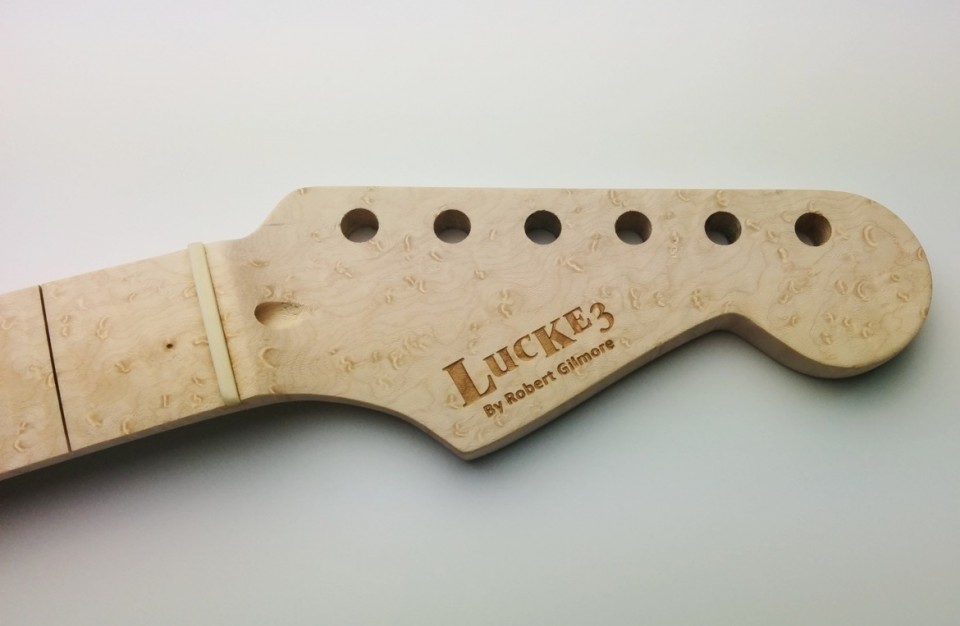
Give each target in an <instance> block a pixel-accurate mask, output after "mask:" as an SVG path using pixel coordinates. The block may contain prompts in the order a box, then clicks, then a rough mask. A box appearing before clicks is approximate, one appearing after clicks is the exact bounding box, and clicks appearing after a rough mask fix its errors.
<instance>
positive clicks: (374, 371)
mask: <svg viewBox="0 0 960 626" xmlns="http://www.w3.org/2000/svg"><path fill="white" fill-rule="evenodd" d="M201 256H202V255H201ZM206 258H207V264H208V268H209V272H210V275H211V277H212V280H213V285H214V288H215V295H216V305H217V306H218V307H219V319H220V321H221V322H222V332H223V335H224V336H225V337H226V343H227V350H228V352H229V359H228V361H229V362H226V361H223V362H226V363H227V364H226V366H224V365H223V364H222V363H221V364H220V365H215V362H214V359H213V358H212V357H211V351H210V347H209V345H208V335H207V329H206V328H205V327H204V322H203V318H202V315H201V310H200V309H201V305H200V304H199V302H198V298H197V289H196V285H195V283H194V277H193V274H192V271H191V265H190V259H189V258H188V254H187V252H186V250H184V251H182V252H177V253H173V254H169V255H166V256H162V257H158V258H155V259H149V260H144V261H139V262H135V263H131V264H128V265H123V266H120V267H116V268H112V269H107V270H102V271H99V272H93V273H91V274H86V275H83V276H77V277H74V278H68V279H64V280H58V281H54V282H51V283H48V284H44V285H41V286H40V288H39V289H36V288H34V289H26V290H22V291H17V292H13V293H9V294H6V295H3V296H0V477H6V476H11V475H13V474H16V473H19V472H22V471H25V470H27V469H30V468H32V467H38V466H40V465H44V464H47V463H51V462H55V461H59V460H63V459H66V458H69V457H71V456H74V455H78V454H82V453H85V452H89V451H92V450H96V449H99V448H102V447H105V446H109V445H113V444H116V443H119V442H121V441H124V440H128V439H131V438H134V437H139V436H144V435H147V434H150V433H152V432H155V431H157V430H160V429H165V428H170V427H174V426H177V425H181V424H184V423H188V422H191V421H196V420H198V419H202V418H206V417H210V416H214V415H218V414H222V413H226V412H229V411H234V410H237V409H239V408H244V407H249V406H253V405H257V404H264V403H269V402H279V401H284V400H290V399H305V398H312V399H320V400H331V401H339V402H349V403H353V404H359V405H363V406H368V407H374V408H377V409H380V410H383V411H386V412H389V413H392V414H395V415H398V416H401V417H403V418H405V419H407V420H409V421H410V422H412V423H414V424H416V425H417V426H419V427H421V428H422V429H424V430H426V431H427V432H429V433H430V434H432V435H433V436H435V437H436V438H437V439H439V440H440V441H441V442H443V443H444V444H446V445H447V446H448V447H450V448H451V449H452V450H454V451H455V452H456V453H458V454H459V455H461V456H463V457H464V458H473V457H476V456H479V455H482V454H485V453H487V452H490V451H492V450H494V449H496V448H498V447H500V446H503V445H505V444H507V443H509V442H510V441H513V440H514V439H516V438H517V437H519V436H521V435H523V434H525V433H526V432H529V431H530V430H532V429H534V428H536V427H538V426H540V425H542V424H543V423H545V422H546V421H548V420H550V419H551V418H553V417H555V416H557V415H558V414H560V413H561V412H563V411H564V410H566V409H567V408H569V407H571V406H572V405H574V404H576V403H578V402H580V401H582V400H583V399H585V398H586V397H588V396H589V395H591V394H593V393H595V392H596V391H598V390H599V389H601V388H603V387H604V386H606V385H608V384H610V383H611V382H613V381H614V380H616V379H618V378H620V377H621V376H623V375H625V374H627V373H629V372H630V371H632V370H633V369H635V368H636V367H638V366H640V365H643V364H644V363H646V362H648V361H650V360H651V359H654V358H656V357H657V356H659V355H660V354H663V353H664V352H666V351H668V350H670V349H672V348H674V347H676V346H678V345H680V344H682V343H684V342H686V341H689V340H690V339H693V338H695V337H697V336H699V335H702V334H704V333H706V332H709V331H712V330H728V331H732V332H734V333H737V334H738V335H740V336H742V337H743V338H745V339H746V340H748V341H750V342H751V343H753V344H754V345H756V346H757V347H758V348H760V349H761V350H762V351H764V352H765V353H767V354H768V355H770V356H771V357H772V358H773V359H775V360H777V361H779V362H780V363H783V364H784V365H787V366H789V367H792V368H794V369H796V370H798V371H801V372H804V373H807V374H812V375H816V376H827V377H843V376H850V375H854V374H858V373H861V372H864V371H866V370H869V369H871V368H874V367H876V366H878V365H880V364H881V363H883V362H885V361H886V360H888V359H890V358H891V357H893V356H894V355H896V354H897V353H898V352H900V351H901V350H902V349H903V348H904V347H905V346H906V345H907V343H909V341H910V340H911V339H912V338H913V337H914V336H915V335H916V333H917V332H918V331H919V329H920V327H921V325H922V324H923V321H924V319H925V318H926V315H927V312H928V308H929V303H930V296H931V275H930V269H929V266H928V264H927V261H926V257H925V255H924V252H923V249H922V247H921V246H920V244H919V243H918V242H917V240H916V238H915V237H914V235H913V234H912V233H911V232H910V230H909V229H908V228H907V226H906V225H905V224H904V223H903V222H902V221H901V220H900V219H899V218H897V217H896V216H895V215H894V214H893V213H891V212H890V211H889V210H887V209H886V208H884V207H883V206H881V205H879V204H877V203H875V202H873V201H871V200H869V199H866V198H863V197H861V196H857V195H853V194H848V193H841V192H827V191H733V190H727V191H679V190H552V189H551V190H544V189H534V190H521V189H447V188H373V187H363V188H304V189H300V190H298V191H296V192H294V193H292V194H290V195H288V196H287V197H286V198H284V199H283V200H282V201H281V203H280V204H279V206H278V207H277V208H276V209H275V210H274V211H273V213H272V214H271V215H270V217H269V218H268V219H267V221H266V222H265V223H264V224H263V225H262V226H261V227H260V228H259V229H258V230H257V231H256V232H254V233H253V234H252V235H250V236H249V237H246V238H244V239H240V240H237V241H225V242H220V243H214V244H208V245H207V246H206ZM51 359H52V360H51ZM223 367H226V368H227V370H229V371H227V372H223V371H222V369H223ZM217 368H221V371H220V372H219V373H220V374H221V375H224V374H225V375H226V377H227V378H230V377H232V378H233V379H234V381H235V383H236V387H237V389H238V391H239V395H240V400H241V402H240V404H239V405H235V406H230V405H228V404H227V403H226V402H225V401H224V398H223V397H221V393H220V387H219V386H218V384H217V374H218V371H217ZM230 382H233V381H230ZM58 392H59V401H58ZM61 407H62V410H61Z"/></svg>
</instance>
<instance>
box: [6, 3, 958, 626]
mask: <svg viewBox="0 0 960 626" xmlns="http://www.w3.org/2000/svg"><path fill="white" fill-rule="evenodd" d="M958 32H960V5H958V4H957V3H955V2H947V1H946V0H941V1H927V2H910V3H908V2H853V1H850V0H843V1H837V0H835V1H832V2H825V1H814V2H793V3H789V4H787V3H777V2H766V3H765V2H758V1H754V2H750V1H741V2H635V3H633V2H625V1H623V2H612V1H606V0H604V1H600V0H593V1H591V2H582V3H576V2H542V3H533V2H524V1H513V2H502V1H499V0H497V1H490V0H487V1H485V2H474V3H465V2H453V1H448V2H428V1H425V0H421V1H417V2H407V3H390V2H366V3H364V2H346V1H339V2H314V3H308V2H301V3H298V2H287V1H284V2H269V3H268V2H233V3H229V2H164V3H145V2H139V3H138V2H98V1H89V2H83V3H79V2H46V3H41V2H28V1H23V0H5V1H4V2H2V3H0V292H5V291H10V290H13V289H17V288H21V287H26V286H30V285H35V284H38V283H40V282H44V281H48V280H52V279H56V278H63V277H67V276H72V275H75V274H79V273H82V272H86V271H91V270H95V269H100V268H103V267H108V266H111V265H116V264H120V263H125V262H129V261H135V260H138V259H141V258H145V257H149V256H155V255H158V254H162V253H166V252H170V251H174V250H180V249H183V248H184V247H185V246H186V245H187V243H189V242H191V241H198V240H199V241H217V240H222V239H233V238H238V237H242V236H244V235H245V234H247V233H248V232H250V231H252V230H253V229H254V228H255V227H256V226H257V225H258V224H259V222H260V221H261V220H262V219H263V218H264V217H265V216H266V214H267V213H268V211H269V210H270V209H271V208H272V207H273V206H274V204H275V203H276V202H277V201H278V200H279V199H280V198H281V197H282V196H283V195H284V194H286V193H287V192H288V191H290V190H292V189H295V188H298V187H302V186H308V185H360V184H371V185H438V186H495V187H508V186H514V187H628V188H629V187H683V188H695V187H705V188H714V187H727V188H823V189H838V190H844V191H851V192H855V193H859V194H863V195H866V196H869V197H872V198H874V199H875V200H877V201H879V202H881V203H883V204H885V205H886V206H888V207H889V208H891V209H892V210H894V211H895V212H896V213H898V214H899V215H900V216H901V217H902V218H903V219H904V221H905V222H906V223H907V224H908V225H909V226H910V227H911V228H912V229H913V230H914V232H915V233H916V234H917V236H918V237H919V238H920V241H921V242H922V243H923V244H924V246H925V248H926V251H927V255H928V257H929V259H930V263H931V265H932V267H933V272H934V302H933V307H932V309H931V312H930V317H929V320H928V322H927V325H926V327H925V328H924V330H923V331H922V333H921V334H920V336H919V337H918V338H917V340H916V341H915V343H914V344H913V345H912V346H911V347H910V348H908V349H907V350H906V351H905V352H904V353H903V354H902V355H901V356H900V357H898V358H897V359H895V360H894V361H893V362H891V363H889V364H888V365H885V366H884V367H882V368H880V369H879V370H877V371H875V372H873V373H870V374H867V375H864V376H861V377H859V378H856V379H851V380H847V381H839V382H838V381H822V380H816V379H812V378H808V377H805V376H802V375H800V374H796V373H794V372H792V371H789V370H787V369H785V368H783V367H781V366H779V365H777V364H775V363H774V362H773V361H771V360H769V359H768V358H767V357H765V356H763V355H762V354H761V353H759V352H758V351H756V350H755V349H753V348H751V347H750V346H748V345H747V344H745V343H743V342H741V341H739V340H738V339H736V338H735V337H733V336H729V335H713V336H709V337H706V338H704V339H701V340H698V341H696V342H694V343H692V344H690V345H688V346H686V347H684V348H682V349H680V350H678V351H677V352H675V353H672V354H670V355H668V356H666V357H663V358H661V359H659V360H658V361H655V362H654V363H652V364H650V365H648V366H646V367H644V368H642V369H641V370H639V371H638V372H636V373H634V374H633V375H630V376H628V377H627V378H626V379H624V380H623V381H621V382H620V383H618V384H616V385H615V386H613V387H612V388H610V389H608V390H607V391H605V392H603V393H602V394H600V395H599V396H596V397H595V398H593V399H592V400H590V401H588V402H586V403H585V404H583V405H581V406H579V407H578V408H576V409H574V410H572V411H570V412H569V413H568V414H566V415H565V416H563V417H561V418H560V419H558V420H557V421H555V422H554V423H552V424H551V425H549V426H547V427H546V428H544V429H542V430H540V431H538V432H536V433H534V434H532V435H530V436H528V437H527V438H525V439H524V440H522V441H521V442H519V443H517V444H515V445H512V446H510V447H508V448H506V449H504V450H503V451H501V452H499V453H497V454H495V455H493V456H491V457H488V458H485V459H482V460H479V461H476V462H470V463H467V462H464V461H461V460H459V459H457V458H456V457H454V456H453V455H451V454H450V453H449V452H447V451H446V450H445V449H443V448H442V447H441V446H440V445H439V444H437V443H436V442H434V441H433V440H432V439H430V438H429V437H427V436H426V435H424V434H422V433H421V432H420V431H418V430H417V429H415V428H413V427H411V426H409V425H407V424H405V423H403V422H401V421H400V420H397V419H395V418H391V417H387V416H384V415H381V414H378V413H375V412H372V411H368V410H362V409H357V408H351V407H346V406H340V405H331V404H320V403H318V404H309V403H303V404H293V405H286V406H282V407H274V408H265V409H258V410H253V411H247V412H244V413H240V414H237V415H234V416H229V417H224V418H220V419H218V420H214V421H210V422H206V423H204V424H201V425H198V426H194V427H190V428H186V429H182V430H178V431H174V432H171V433H168V434H166V435H162V436H157V437H153V438H150V439H146V440H143V441H141V442H137V443H133V444H127V445H124V446H120V447H118V448H114V449H112V450H109V451H105V452H102V453H98V454H95V455H92V456H89V457H86V458H83V459H80V460H76V461H73V462H69V463H65V464H62V465H59V466H55V467H52V468H49V469H46V470H40V471H36V472H33V473H30V474H27V475H24V476H21V477H18V478H15V479H11V480H8V481H5V482H3V483H0V624H3V625H4V626H13V625H20V624H71V625H74V624H97V625H103V624H416V625H422V624H736V625H744V624H818V625H825V624H843V625H851V624H871V625H872V626H876V625H879V624H891V625H892V624H924V625H940V624H943V625H947V624H958V623H960V384H958V382H957V364H958V359H957V354H958V352H960V340H958V332H957V329H956V328H955V325H956V323H957V312H958V310H960V291H958V286H957V280H956V277H955V273H954V272H956V271H957V270H958V268H960V252H958V250H960V217H958V216H960V185H958V184H957V178H958V166H960V39H958V34H957V33H958Z"/></svg>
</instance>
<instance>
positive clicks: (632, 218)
mask: <svg viewBox="0 0 960 626" xmlns="http://www.w3.org/2000/svg"><path fill="white" fill-rule="evenodd" d="M615 228H616V229H617V237H619V238H620V241H622V242H624V243H629V244H634V245H636V244H638V243H643V242H644V241H646V240H647V239H650V231H651V229H652V227H651V226H650V218H648V217H647V216H646V215H644V214H643V213H641V212H640V211H627V212H626V213H624V214H623V215H621V216H620V217H618V218H617V223H616V225H615Z"/></svg>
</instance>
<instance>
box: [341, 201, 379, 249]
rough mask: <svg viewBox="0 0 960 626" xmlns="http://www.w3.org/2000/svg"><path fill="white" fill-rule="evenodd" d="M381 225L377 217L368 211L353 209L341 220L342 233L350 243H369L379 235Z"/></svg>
mask: <svg viewBox="0 0 960 626" xmlns="http://www.w3.org/2000/svg"><path fill="white" fill-rule="evenodd" d="M379 228H380V223H379V222H378V221H377V216H376V215H374V214H373V212H372V211H369V210H367V209H353V210H352V211H347V214H346V215H344V216H343V219H342V220H340V231H341V232H343V236H344V237H346V238H347V239H349V240H350V241H357V242H360V241H369V240H370V239H373V236H374V235H376V234H377V230H379Z"/></svg>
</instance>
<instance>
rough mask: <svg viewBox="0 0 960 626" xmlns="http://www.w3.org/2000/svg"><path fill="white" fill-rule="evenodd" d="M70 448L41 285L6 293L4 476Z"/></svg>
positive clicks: (2, 301) (0, 447)
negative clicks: (51, 359) (65, 429)
mask: <svg viewBox="0 0 960 626" xmlns="http://www.w3.org/2000/svg"><path fill="white" fill-rule="evenodd" d="M67 452H68V447H67V437H66V435H65V434H64V432H63V423H62V421H61V420H60V408H59V403H58V401H57V388H56V381H55V378H54V374H53V367H52V365H51V364H50V351H49V348H48V346H47V330H46V327H45V326H44V323H43V303H42V301H41V297H40V290H39V289H37V288H36V287H34V288H33V289H22V290H20V291H14V292H12V293H8V294H5V295H3V296H0V476H3V475H4V474H13V473H14V472H17V471H21V470H22V469H24V468H27V467H30V466H32V465H37V464H40V463H44V462H49V461H52V460H53V459H56V458H58V457H61V456H63V455H66V454H67Z"/></svg>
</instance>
